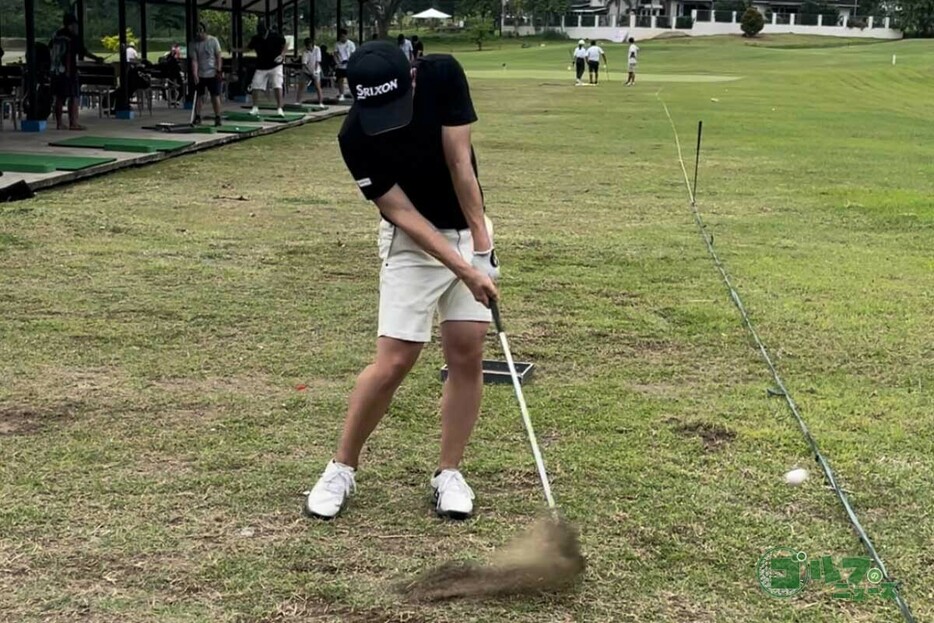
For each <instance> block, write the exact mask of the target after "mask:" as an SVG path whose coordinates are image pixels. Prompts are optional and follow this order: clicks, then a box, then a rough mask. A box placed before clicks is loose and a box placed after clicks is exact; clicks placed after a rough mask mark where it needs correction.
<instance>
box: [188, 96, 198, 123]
mask: <svg viewBox="0 0 934 623" xmlns="http://www.w3.org/2000/svg"><path fill="white" fill-rule="evenodd" d="M197 110H198V91H197V88H196V89H195V96H194V98H193V99H192V100H191V116H190V117H189V118H188V125H194V124H195V112H196V111H197Z"/></svg>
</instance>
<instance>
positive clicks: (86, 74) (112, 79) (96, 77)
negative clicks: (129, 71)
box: [78, 63, 117, 117]
mask: <svg viewBox="0 0 934 623" xmlns="http://www.w3.org/2000/svg"><path fill="white" fill-rule="evenodd" d="M78 82H79V83H80V84H81V96H82V97H87V98H88V99H89V101H91V102H94V101H95V100H96V102H97V116H98V117H103V116H104V110H105V107H106V110H107V114H108V115H110V108H111V105H112V102H111V97H110V94H111V93H113V91H115V90H116V89H117V68H116V67H114V66H113V65H100V64H97V63H78Z"/></svg>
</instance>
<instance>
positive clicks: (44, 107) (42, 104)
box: [23, 43, 53, 119]
mask: <svg viewBox="0 0 934 623" xmlns="http://www.w3.org/2000/svg"><path fill="white" fill-rule="evenodd" d="M35 54H36V91H37V97H36V107H37V108H36V110H35V111H33V110H31V109H30V107H31V102H30V98H29V94H28V93H27V94H24V96H23V112H24V113H25V114H26V117H27V118H31V119H48V118H49V115H51V114H52V101H53V98H52V76H51V68H52V57H51V54H50V52H49V46H47V45H45V44H44V43H37V44H36V47H35Z"/></svg>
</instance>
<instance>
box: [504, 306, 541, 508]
mask: <svg viewBox="0 0 934 623" xmlns="http://www.w3.org/2000/svg"><path fill="white" fill-rule="evenodd" d="M490 311H492V312H493V323H494V324H495V325H496V333H497V334H498V335H499V343H500V346H502V347H503V354H504V355H505V356H506V365H508V366H509V375H510V376H511V377H512V388H513V389H514V390H515V392H516V400H518V401H519V410H520V411H521V412H522V423H523V424H525V431H526V432H527V433H528V434H529V443H530V444H531V445H532V455H533V456H534V457H535V465H536V466H537V467H538V477H539V478H541V480H542V489H544V490H545V500H547V501H548V508H550V509H554V508H555V498H554V496H553V495H552V494H551V483H549V482H548V472H546V471H545V460H544V459H543V458H542V452H541V450H539V448H538V440H537V439H536V438H535V429H534V428H532V418H531V417H529V408H528V407H527V406H526V404H525V395H523V393H522V385H521V384H520V383H519V374H518V373H517V372H516V364H515V362H514V361H513V360H512V351H510V350H509V341H508V340H507V339H506V332H505V331H503V321H502V318H500V315H499V305H498V304H497V302H496V301H495V300H491V301H490Z"/></svg>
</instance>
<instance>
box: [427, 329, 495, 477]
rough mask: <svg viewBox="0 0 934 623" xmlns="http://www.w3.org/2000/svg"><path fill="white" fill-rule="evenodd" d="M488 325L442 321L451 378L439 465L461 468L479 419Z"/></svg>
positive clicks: (444, 399) (443, 410)
mask: <svg viewBox="0 0 934 623" xmlns="http://www.w3.org/2000/svg"><path fill="white" fill-rule="evenodd" d="M488 327H489V323H488V322H466V321H448V322H444V323H442V324H441V348H442V350H443V351H444V361H445V363H447V364H448V380H447V382H446V383H445V384H444V392H443V394H442V397H441V460H440V462H439V463H438V468H439V469H448V468H452V469H456V468H457V466H458V465H459V464H460V462H461V459H462V458H463V457H464V448H465V447H466V446H467V441H468V440H469V439H470V434H471V433H472V432H473V428H474V425H475V424H476V423H477V416H478V415H479V414H480V400H481V399H482V398H483V341H484V339H485V338H486V333H487V328H488Z"/></svg>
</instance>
